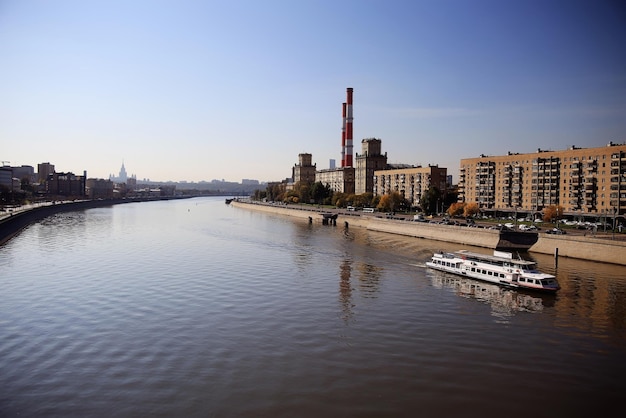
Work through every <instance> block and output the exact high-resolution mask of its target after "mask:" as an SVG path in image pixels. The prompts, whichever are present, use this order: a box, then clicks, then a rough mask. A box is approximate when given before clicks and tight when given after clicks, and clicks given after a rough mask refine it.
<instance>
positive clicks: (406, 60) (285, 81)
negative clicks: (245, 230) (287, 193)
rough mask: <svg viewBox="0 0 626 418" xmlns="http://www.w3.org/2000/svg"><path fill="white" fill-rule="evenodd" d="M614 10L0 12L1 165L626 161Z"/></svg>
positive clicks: (185, 4) (620, 7)
mask: <svg viewBox="0 0 626 418" xmlns="http://www.w3.org/2000/svg"><path fill="white" fill-rule="evenodd" d="M624 45H626V6H625V3H624V2H623V1H607V0H604V1H603V0H600V1H598V0H595V1H592V0H587V1H577V0H563V1H557V0H539V1H536V0H520V1H516V0H494V1H488V0H432V1H431V0H428V1H419V0H412V1H400V0H384V1H383V0H380V1H374V0H348V1H340V0H336V1H326V0H319V1H308V0H263V1H258V0H257V1H255V0H250V1H243V0H228V1H209V0H207V1H188V0H176V1H175V0H169V1H116V0H112V1H97V0H93V1H82V0H76V1H67V0H56V1H34V0H32V1H31V0H15V1H13V0H0V57H1V58H0V62H1V64H0V160H6V161H10V164H11V165H23V164H24V165H32V166H35V168H36V165H37V164H38V163H41V162H50V163H52V164H55V166H56V169H57V171H72V172H74V173H82V171H83V170H87V172H88V176H89V177H100V178H108V176H109V174H112V173H113V174H117V172H118V171H119V168H120V165H121V163H122V160H123V161H124V163H125V166H126V168H127V171H128V172H129V174H136V175H137V177H138V178H139V179H143V178H149V179H151V180H157V181H168V180H173V181H180V180H187V181H202V180H207V181H210V180H212V179H225V180H227V181H237V182H238V181H241V179H244V178H247V179H258V180H260V181H275V180H281V179H284V178H286V177H289V176H290V175H291V168H292V167H293V165H294V164H295V163H297V161H298V154H299V153H302V152H308V153H311V154H312V155H313V161H314V162H315V163H316V164H317V167H318V169H323V168H328V166H329V160H330V159H335V160H337V161H338V162H339V161H340V159H341V155H340V152H341V125H342V116H341V104H342V102H344V101H345V97H346V88H347V87H352V88H354V143H355V152H360V148H361V146H360V142H361V139H363V138H371V137H376V138H380V139H381V140H382V148H383V152H387V156H388V161H389V162H391V163H405V164H414V165H418V164H421V165H427V164H438V165H439V166H441V167H447V168H448V172H449V173H450V174H453V175H454V176H455V178H454V180H455V181H457V174H458V167H459V162H460V159H462V158H471V157H475V156H478V155H480V154H487V155H501V154H505V153H506V152H507V151H511V152H520V153H526V152H535V151H536V150H537V148H542V149H553V150H560V149H565V148H568V147H569V146H571V145H577V146H581V147H596V146H604V145H606V144H607V143H608V142H609V141H613V142H617V143H624V142H625V141H626V47H625V46H624Z"/></svg>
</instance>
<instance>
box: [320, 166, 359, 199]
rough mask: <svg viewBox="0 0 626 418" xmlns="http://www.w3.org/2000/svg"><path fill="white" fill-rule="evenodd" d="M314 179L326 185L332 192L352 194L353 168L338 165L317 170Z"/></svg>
mask: <svg viewBox="0 0 626 418" xmlns="http://www.w3.org/2000/svg"><path fill="white" fill-rule="evenodd" d="M315 181H316V182H318V181H319V182H320V183H322V184H324V185H328V186H329V187H330V189H331V190H332V191H333V192H338V193H347V194H354V168H353V167H340V168H329V169H326V170H319V171H317V172H316V173H315Z"/></svg>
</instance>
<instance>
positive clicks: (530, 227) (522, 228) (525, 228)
mask: <svg viewBox="0 0 626 418" xmlns="http://www.w3.org/2000/svg"><path fill="white" fill-rule="evenodd" d="M519 230H520V231H536V230H537V227H536V226H535V225H526V224H522V225H520V226H519Z"/></svg>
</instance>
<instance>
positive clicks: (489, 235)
mask: <svg viewBox="0 0 626 418" xmlns="http://www.w3.org/2000/svg"><path fill="white" fill-rule="evenodd" d="M230 204H231V205H232V206H235V207H238V208H242V209H249V210H256V211H259V212H266V213H272V214H278V215H285V216H290V217H295V218H300V219H307V220H308V221H309V222H320V223H322V222H323V220H324V216H323V214H324V213H326V214H329V213H333V214H337V218H336V220H335V221H333V222H336V224H337V225H343V226H345V227H350V226H356V227H360V228H365V229H368V230H370V231H377V232H386V233H389V234H396V235H404V236H410V237H414V238H422V239H430V240H434V241H445V242H451V243H456V244H460V245H472V246H476V247H483V248H490V249H494V250H495V249H496V248H498V249H503V250H506V247H507V242H506V241H507V240H508V239H510V238H512V237H514V236H515V235H519V234H526V233H524V232H512V233H511V234H509V235H508V236H507V235H506V234H502V235H501V233H500V231H498V230H492V229H484V228H468V227H464V226H457V225H438V224H437V225H433V224H428V223H422V222H412V221H406V220H399V219H385V218H381V217H376V216H370V215H361V214H359V213H354V214H346V213H343V212H336V211H335V212H331V211H328V210H323V209H314V208H310V209H309V208H306V209H305V208H296V207H289V206H281V205H271V204H263V203H256V202H246V201H241V200H233V201H232V202H231V203H230ZM327 216H328V215H327ZM536 236H537V239H536V240H534V242H532V243H528V244H527V245H524V247H525V248H526V251H528V252H535V253H540V254H548V255H554V256H555V257H557V256H561V257H569V258H577V259H582V260H588V261H597V262H601V263H611V264H617V265H626V242H624V241H617V240H609V239H601V238H595V237H589V236H587V237H585V236H568V235H549V234H546V233H538V234H537V235H536Z"/></svg>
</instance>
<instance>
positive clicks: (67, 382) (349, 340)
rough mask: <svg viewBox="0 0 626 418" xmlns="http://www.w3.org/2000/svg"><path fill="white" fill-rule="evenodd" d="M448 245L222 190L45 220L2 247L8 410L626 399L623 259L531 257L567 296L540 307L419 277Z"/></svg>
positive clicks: (282, 412) (597, 408) (505, 406)
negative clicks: (306, 217) (310, 219)
mask: <svg viewBox="0 0 626 418" xmlns="http://www.w3.org/2000/svg"><path fill="white" fill-rule="evenodd" d="M339 224H342V223H341V222H338V225H339ZM441 249H443V250H455V249H458V248H457V247H456V246H451V245H450V244H446V243H442V242H436V241H428V240H420V239H413V238H405V237H400V236H395V235H387V234H382V233H372V232H368V231H366V230H363V229H359V228H356V227H355V228H350V229H349V230H346V229H344V228H343V227H342V226H328V225H322V224H319V223H314V224H312V225H309V224H308V223H307V222H306V221H302V220H298V219H294V218H287V217H281V216H274V215H268V214H264V213H258V212H254V211H250V210H246V209H241V208H235V207H231V206H229V205H225V204H224V199H223V198H194V199H185V200H175V201H161V202H150V203H131V204H123V205H117V206H113V207H108V208H99V209H90V210H86V211H81V212H72V213H65V214H59V215H56V216H54V217H51V218H48V219H46V220H44V221H42V222H40V223H37V224H34V225H32V226H30V227H29V228H27V229H26V230H24V231H23V232H22V233H21V234H19V235H18V236H16V237H15V238H13V239H12V240H10V241H8V242H7V243H6V244H5V245H3V246H2V247H0V295H1V297H2V298H1V300H0V336H1V339H0V416H3V417H4V416H6V417H13V416H27V417H31V416H58V417H72V416H76V417H78V416H80V417H84V416H118V417H138V416H164V417H167V416H198V417H361V416H368V417H380V416H396V417H401V416H427V417H428V416H433V417H458V416H463V417H474V416H476V417H478V416H480V417H502V416H506V417H513V418H515V417H527V416H534V417H555V416H568V417H579V416H580V417H588V416H595V415H597V414H599V413H601V412H603V411H606V410H607V409H608V408H610V407H611V406H616V407H619V406H620V405H622V402H621V399H622V397H623V393H624V389H626V383H625V379H626V374H625V373H626V274H625V268H624V267H623V266H616V265H603V264H600V263H594V262H587V261H579V260H571V259H566V258H561V259H560V260H559V263H558V267H557V266H555V262H554V259H553V258H552V257H550V256H541V255H534V254H532V255H530V256H531V257H532V258H535V259H536V260H537V261H538V262H539V267H540V269H542V270H544V271H547V272H555V273H556V274H557V277H558V280H559V282H560V284H561V286H562V289H561V290H560V291H559V293H558V295H556V296H548V295H539V294H527V293H519V292H516V291H511V290H505V289H502V288H499V287H495V286H491V285H488V284H481V283H479V282H475V281H471V280H462V279H460V278H456V277H455V276H450V275H447V274H445V273H440V272H434V271H431V270H428V269H426V268H424V262H425V261H426V260H427V259H428V257H429V256H430V255H431V254H432V252H433V251H436V250H441ZM468 249H471V250H474V251H479V252H488V251H486V250H485V249H479V248H470V247H468ZM526 256H529V255H526ZM618 402H619V403H618Z"/></svg>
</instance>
